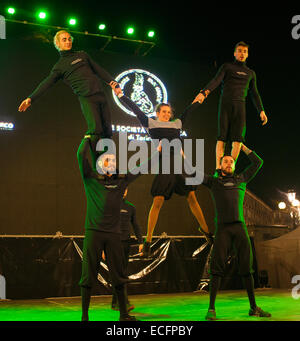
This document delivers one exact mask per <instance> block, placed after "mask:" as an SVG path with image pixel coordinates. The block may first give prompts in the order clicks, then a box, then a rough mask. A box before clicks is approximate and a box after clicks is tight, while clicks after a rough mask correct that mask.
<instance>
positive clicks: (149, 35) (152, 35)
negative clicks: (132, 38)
mask: <svg viewBox="0 0 300 341" xmlns="http://www.w3.org/2000/svg"><path fill="white" fill-rule="evenodd" d="M154 36H155V32H154V31H152V30H151V31H148V37H149V38H153V37H154Z"/></svg>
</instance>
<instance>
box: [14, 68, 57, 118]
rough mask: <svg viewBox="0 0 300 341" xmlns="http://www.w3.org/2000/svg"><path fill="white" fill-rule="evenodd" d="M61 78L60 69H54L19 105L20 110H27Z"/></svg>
mask: <svg viewBox="0 0 300 341" xmlns="http://www.w3.org/2000/svg"><path fill="white" fill-rule="evenodd" d="M60 78H61V74H60V72H59V71H58V70H55V69H52V71H51V73H50V75H49V76H48V77H47V78H45V79H44V80H43V81H42V82H41V83H40V84H39V85H38V87H37V88H36V89H35V90H34V91H33V93H32V94H31V95H30V96H28V98H26V99H25V100H24V101H22V103H21V104H20V106H19V109H18V110H19V111H25V110H27V109H28V107H30V105H31V104H32V103H33V102H34V101H35V100H37V99H38V98H39V97H41V96H42V95H43V94H44V93H45V92H46V91H47V90H48V89H50V88H51V86H52V85H54V84H55V83H56V82H57V81H58V80H59V79H60Z"/></svg>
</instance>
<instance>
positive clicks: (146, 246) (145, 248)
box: [142, 241, 151, 258]
mask: <svg viewBox="0 0 300 341" xmlns="http://www.w3.org/2000/svg"><path fill="white" fill-rule="evenodd" d="M150 245H151V243H150V242H146V241H144V245H143V250H142V254H143V255H142V257H145V258H148V257H150Z"/></svg>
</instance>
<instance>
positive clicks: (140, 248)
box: [139, 244, 143, 253]
mask: <svg viewBox="0 0 300 341" xmlns="http://www.w3.org/2000/svg"><path fill="white" fill-rule="evenodd" d="M142 251H143V244H139V253H142Z"/></svg>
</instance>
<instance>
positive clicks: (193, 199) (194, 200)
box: [187, 191, 198, 205]
mask: <svg viewBox="0 0 300 341" xmlns="http://www.w3.org/2000/svg"><path fill="white" fill-rule="evenodd" d="M187 201H188V203H189V204H190V205H195V204H197V203H198V201H197V198H196V194H195V192H194V191H192V192H190V193H189V195H188V196H187Z"/></svg>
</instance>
